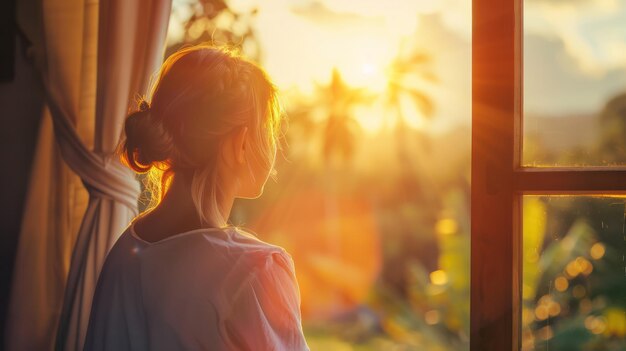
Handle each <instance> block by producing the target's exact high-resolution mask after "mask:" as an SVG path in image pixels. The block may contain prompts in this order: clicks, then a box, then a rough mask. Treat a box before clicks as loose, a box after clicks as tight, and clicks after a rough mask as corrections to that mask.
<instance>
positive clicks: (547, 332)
mask: <svg viewBox="0 0 626 351" xmlns="http://www.w3.org/2000/svg"><path fill="white" fill-rule="evenodd" d="M625 201H626V198H624V197H622V198H618V197H591V196H525V197H524V199H523V284H522V287H523V289H522V296H523V300H522V350H524V351H528V350H567V351H576V350H607V351H609V350H625V349H626V295H625V292H626V277H625V276H624V269H625V263H624V254H625V253H626V250H625V247H626V246H625V241H624V223H625V222H624V203H625Z"/></svg>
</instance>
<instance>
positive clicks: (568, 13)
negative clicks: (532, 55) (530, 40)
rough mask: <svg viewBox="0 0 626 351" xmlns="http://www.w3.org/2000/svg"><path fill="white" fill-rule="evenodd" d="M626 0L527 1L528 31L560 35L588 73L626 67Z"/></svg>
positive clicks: (557, 36)
mask: <svg viewBox="0 0 626 351" xmlns="http://www.w3.org/2000/svg"><path fill="white" fill-rule="evenodd" d="M624 23H626V0H596V1H587V0H577V1H568V2H565V1H549V2H548V1H546V0H533V1H530V2H527V3H525V8H524V26H525V33H526V34H532V35H540V36H544V37H546V38H558V39H559V40H560V41H562V43H563V47H564V50H565V51H567V53H568V54H569V55H570V56H571V57H572V58H573V59H574V61H575V64H576V65H578V66H579V69H580V70H581V71H583V72H584V73H585V74H587V75H593V76H596V77H601V76H603V75H605V74H606V73H607V72H609V71H612V70H615V69H620V68H621V69H626V25H624Z"/></svg>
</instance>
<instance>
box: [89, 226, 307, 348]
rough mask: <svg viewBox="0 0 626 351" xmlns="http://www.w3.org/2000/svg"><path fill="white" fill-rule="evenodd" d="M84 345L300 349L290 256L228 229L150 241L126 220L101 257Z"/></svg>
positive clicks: (301, 337)
mask: <svg viewBox="0 0 626 351" xmlns="http://www.w3.org/2000/svg"><path fill="white" fill-rule="evenodd" d="M84 349H85V350H88V351H91V350H98V351H100V350H110V351H125V350H133V351H139V350H155V351H156V350H167V351H174V350H259V351H264V350H277V351H278V350H289V351H299V350H309V348H308V346H307V343H306V341H305V339H304V335H303V333H302V326H301V319H300V292H299V289H298V283H297V281H296V277H295V271H294V265H293V261H292V259H291V256H290V255H289V254H288V253H287V252H286V251H285V250H284V249H283V248H281V247H278V246H274V245H270V244H268V243H265V242H263V241H261V240H259V239H257V238H255V237H254V236H252V235H251V234H248V233H246V232H244V231H243V230H241V229H237V228H225V229H197V230H192V231H189V232H185V233H181V234H177V235H174V236H171V237H168V238H166V239H163V240H160V241H157V242H154V243H150V242H147V241H144V240H142V239H141V238H139V237H138V236H137V234H136V233H135V232H134V230H133V226H132V225H131V226H130V227H129V228H128V229H126V231H125V232H124V233H123V234H122V235H121V237H120V238H119V239H118V240H117V242H116V243H115V245H114V246H113V248H112V249H111V251H110V253H109V254H108V256H107V258H106V261H105V263H104V266H103V268H102V272H101V274H100V277H99V279H98V285H97V288H96V292H95V295H94V299H93V305H92V310H91V317H90V321H89V329H88V331H87V337H86V341H85V348H84Z"/></svg>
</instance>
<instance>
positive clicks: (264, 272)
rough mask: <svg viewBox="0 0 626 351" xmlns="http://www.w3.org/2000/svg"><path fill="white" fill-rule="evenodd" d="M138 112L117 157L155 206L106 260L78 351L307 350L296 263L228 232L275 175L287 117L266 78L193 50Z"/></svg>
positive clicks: (166, 68) (219, 54) (220, 55)
mask: <svg viewBox="0 0 626 351" xmlns="http://www.w3.org/2000/svg"><path fill="white" fill-rule="evenodd" d="M139 107H140V108H139V110H138V111H136V112H134V113H132V114H131V115H130V116H129V117H128V118H127V120H126V123H125V128H124V130H125V139H124V140H123V141H122V143H121V144H120V151H121V154H122V160H123V161H124V162H125V163H126V164H127V165H128V166H129V167H130V168H132V169H133V170H135V171H136V172H139V173H148V175H147V179H148V180H149V183H148V184H147V185H148V187H149V189H150V191H151V192H152V195H153V199H156V201H154V202H155V203H154V204H153V206H152V209H151V210H150V211H148V212H147V213H145V214H143V215H141V216H139V217H138V218H136V219H135V220H133V222H132V223H131V224H130V226H129V227H128V228H127V229H126V231H125V232H124V233H123V234H122V235H121V236H120V238H119V239H118V241H117V242H116V243H115V245H114V246H113V248H112V249H111V252H110V253H109V255H108V256H107V259H106V261H105V263H104V266H103V268H102V272H101V274H100V278H99V280H98V285H97V288H96V292H95V295H94V300H93V306H92V311H91V317H90V322H89V328H88V332H87V337H86V342H85V350H115V351H123V350H290V351H291V350H308V346H307V344H306V341H305V339H304V336H303V334H302V327H301V319H300V295H299V290H298V284H297V281H296V278H295V272H294V266H293V261H292V260H291V256H290V255H289V254H288V253H287V252H286V251H285V250H284V249H282V248H280V247H278V246H274V245H270V244H267V243H265V242H263V241H261V240H259V239H257V238H256V237H255V236H254V235H251V234H250V233H248V232H246V231H244V230H242V229H240V228H237V227H233V226H229V225H227V219H228V217H229V214H230V211H231V207H232V204H233V201H234V199H235V198H256V197H258V196H260V195H261V194H262V192H263V186H264V184H265V182H266V181H267V178H268V176H269V174H270V172H271V170H272V169H273V165H274V160H275V157H276V152H277V148H278V137H279V133H280V123H281V117H282V116H281V113H280V109H279V106H278V101H277V96H276V89H275V87H274V86H273V85H272V83H271V82H270V81H269V79H268V77H267V75H266V74H265V73H264V72H263V70H262V69H260V68H259V67H257V66H256V65H254V64H253V63H251V62H249V61H247V60H245V59H243V58H242V57H240V56H238V55H236V54H233V53H231V52H229V51H226V50H223V49H218V48H214V47H209V46H194V47H189V48H185V49H182V50H180V51H179V52H177V53H175V54H173V55H172V56H170V57H169V58H168V59H167V60H166V61H165V63H164V64H163V66H162V68H161V70H160V74H159V76H158V80H157V81H156V82H155V84H154V87H153V89H152V93H151V99H150V103H148V102H147V101H145V100H144V101H142V102H141V103H140V106H139Z"/></svg>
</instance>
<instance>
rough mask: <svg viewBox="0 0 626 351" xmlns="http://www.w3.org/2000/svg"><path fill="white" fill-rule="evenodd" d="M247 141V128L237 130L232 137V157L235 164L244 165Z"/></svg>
mask: <svg viewBox="0 0 626 351" xmlns="http://www.w3.org/2000/svg"><path fill="white" fill-rule="evenodd" d="M247 139H248V127H242V128H239V129H237V131H236V132H235V135H234V137H233V148H234V149H233V155H234V156H235V162H237V163H238V164H244V163H245V162H246V141H247Z"/></svg>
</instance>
